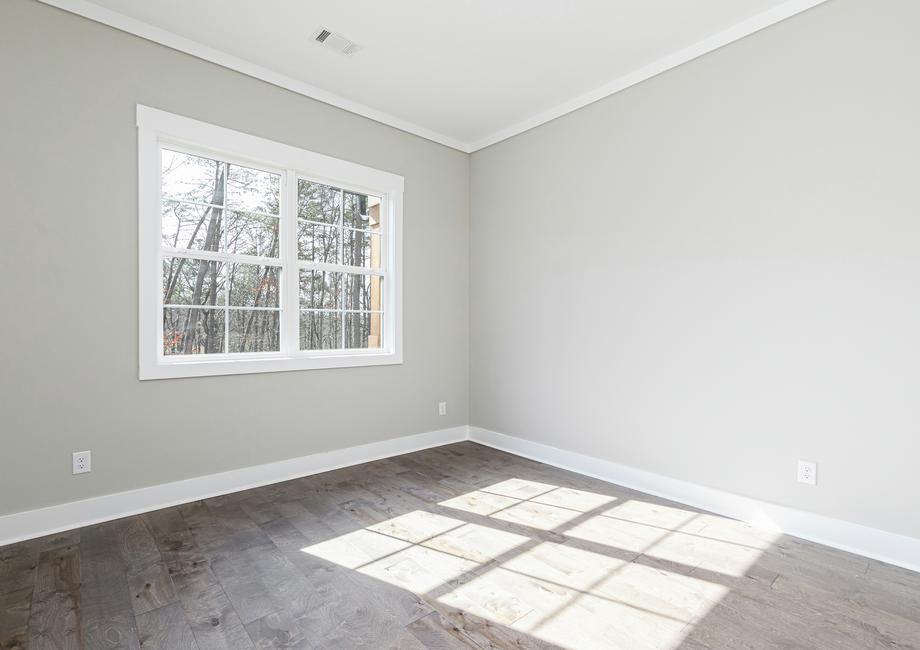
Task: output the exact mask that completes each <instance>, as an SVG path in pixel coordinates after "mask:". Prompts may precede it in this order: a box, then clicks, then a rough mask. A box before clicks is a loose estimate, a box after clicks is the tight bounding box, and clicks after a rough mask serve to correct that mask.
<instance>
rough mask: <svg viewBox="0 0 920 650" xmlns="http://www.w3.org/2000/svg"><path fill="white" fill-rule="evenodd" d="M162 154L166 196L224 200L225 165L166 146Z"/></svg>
mask: <svg viewBox="0 0 920 650" xmlns="http://www.w3.org/2000/svg"><path fill="white" fill-rule="evenodd" d="M162 154H163V155H162V161H163V167H162V171H163V174H162V178H163V187H162V192H163V197H164V198H170V199H181V200H183V201H195V202H196V203H214V204H217V205H223V204H224V174H225V173H226V168H227V166H226V165H224V164H223V163H220V162H218V161H216V160H211V159H209V158H200V157H198V156H192V155H190V154H187V153H179V152H177V151H170V150H169V149H163V150H162Z"/></svg>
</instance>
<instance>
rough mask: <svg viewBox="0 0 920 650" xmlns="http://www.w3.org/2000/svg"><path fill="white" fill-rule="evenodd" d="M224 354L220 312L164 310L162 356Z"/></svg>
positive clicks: (194, 309) (186, 309) (215, 310)
mask: <svg viewBox="0 0 920 650" xmlns="http://www.w3.org/2000/svg"><path fill="white" fill-rule="evenodd" d="M223 351H224V310H223V308H217V309H200V308H197V307H165V308H164V309H163V354H166V355H176V354H215V353H219V352H223Z"/></svg>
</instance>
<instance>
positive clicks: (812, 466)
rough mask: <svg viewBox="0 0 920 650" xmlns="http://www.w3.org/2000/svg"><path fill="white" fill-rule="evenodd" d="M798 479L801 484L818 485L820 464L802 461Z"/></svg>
mask: <svg viewBox="0 0 920 650" xmlns="http://www.w3.org/2000/svg"><path fill="white" fill-rule="evenodd" d="M798 479H799V483H805V484H806V485H817V484H818V463H816V462H814V461H812V460H800V461H799V472H798Z"/></svg>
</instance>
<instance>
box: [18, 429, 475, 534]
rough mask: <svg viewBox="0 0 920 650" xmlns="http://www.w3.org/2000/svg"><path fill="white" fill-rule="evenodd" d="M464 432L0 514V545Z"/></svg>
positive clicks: (457, 437) (453, 438)
mask: <svg viewBox="0 0 920 650" xmlns="http://www.w3.org/2000/svg"><path fill="white" fill-rule="evenodd" d="M468 429H469V427H466V426H460V427H453V428H451V429H441V430H438V431H429V432H427V433H419V434H416V435H412V436H404V437H402V438H393V439H390V440H382V441H380V442H372V443H369V444H366V445H359V446H357V447H346V448H345V449H337V450H335V451H327V452H323V453H319V454H312V455H310V456H302V457H300V458H292V459H289V460H282V461H278V462H276V463H266V464H264V465H254V466H252V467H243V468H241V469H235V470H231V471H229V472H221V473H219V474H209V475H207V476H199V477H196V478H190V479H186V480H183V481H175V482H173V483H163V484H161V485H153V486H151V487H145V488H139V489H136V490H128V491H126V492H117V493H115V494H107V495H105V496H100V497H93V498H91V499H83V500H81V501H71V502H70V503H62V504H60V505H55V506H49V507H47V508H39V509H37V510H27V511H25V512H17V513H13V514H10V515H4V516H0V546H4V545H6V544H12V543H14V542H19V541H22V540H25V539H32V538H35V537H41V536H44V535H50V534H52V533H58V532H61V531H64V530H71V529H73V528H79V527H81V526H88V525H91V524H96V523H100V522H103V521H110V520H112V519H119V518H121V517H127V516H130V515H136V514H139V513H142V512H150V511H151V510H159V509H160V508H168V507H169V506H175V505H179V504H182V503H189V502H191V501H198V500H199V499H207V498H209V497H214V496H218V495H221V494H229V493H231V492H238V491H240V490H246V489H249V488H254V487H259V486H262V485H269V484H271V483H280V482H281V481H288V480H290V479H294V478H300V477H301V476H309V475H311V474H319V473H322V472H328V471H330V470H334V469H339V468H341V467H348V466H350V465H358V464H360V463H367V462H370V461H373V460H380V459H381V458H389V457H391V456H399V455H400V454H408V453H411V452H413V451H419V450H421V449H428V448H429V447H439V446H441V445H447V444H450V443H454V442H460V441H462V440H466V439H467V436H468Z"/></svg>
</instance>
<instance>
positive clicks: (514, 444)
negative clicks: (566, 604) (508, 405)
mask: <svg viewBox="0 0 920 650" xmlns="http://www.w3.org/2000/svg"><path fill="white" fill-rule="evenodd" d="M463 440H472V441H474V442H478V443H480V444H483V445H486V446H489V447H494V448H495V449H500V450H502V451H506V452H509V453H512V454H516V455H518V456H523V457H524V458H530V459H532V460H536V461H539V462H541V463H546V464H547V465H552V466H554V467H559V468H561V469H566V470H570V471H573V472H577V473H579V474H584V475H585V476H591V477H594V478H597V479H601V480H603V481H608V482H610V483H616V484H617V485H622V486H624V487H628V488H632V489H634V490H639V491H641V492H646V493H648V494H652V495H655V496H659V497H663V498H666V499H670V500H672V501H676V502H678V503H684V504H687V505H690V506H694V507H697V508H702V509H704V510H708V511H710V512H714V513H716V514H720V515H725V516H727V517H732V518H734V519H740V520H742V521H747V522H750V523H751V524H753V525H756V526H760V527H765V528H769V529H772V530H777V531H780V532H783V533H787V534H789V535H795V536H796V537H801V538H803V539H808V540H811V541H814V542H818V543H821V544H826V545H827V546H832V547H834V548H839V549H841V550H844V551H850V552H852V553H858V554H859V555H863V556H866V557H871V558H874V559H877V560H881V561H883V562H889V563H891V564H896V565H898V566H902V567H905V568H907V569H911V570H913V571H920V539H915V538H913V537H907V536H904V535H898V534H896V533H890V532H887V531H883V530H879V529H877V528H870V527H869V526H863V525H861V524H855V523H851V522H847V521H843V520H840V519H833V518H831V517H825V516H823V515H818V514H814V513H811V512H805V511H803V510H797V509H795V508H789V507H786V506H780V505H776V504H772V503H768V502H766V501H759V500H757V499H751V498H748V497H743V496H739V495H737V494H732V493H730V492H724V491H722V490H717V489H714V488H708V487H704V486H702V485H696V484H694V483H688V482H686V481H681V480H678V479H673V478H668V477H666V476H661V475H659V474H654V473H652V472H647V471H645V470H640V469H636V468H634V467H628V466H626V465H620V464H617V463H614V462H611V461H608V460H603V459H600V458H595V457H592V456H586V455H584V454H579V453H576V452H571V451H566V450H564V449H558V448H556V447H551V446H549V445H544V444H541V443H538V442H532V441H530V440H524V439H523V438H517V437H514V436H509V435H505V434H502V433H497V432H495V431H489V430H487V429H482V428H479V427H467V426H460V427H453V428H451V429H441V430H438V431H430V432H427V433H419V434H416V435H411V436H404V437H401V438H393V439H390V440H383V441H380V442H372V443H369V444H366V445H359V446H357V447H346V448H345V449H337V450H334V451H328V452H323V453H318V454H312V455H310V456H302V457H300V458H292V459H289V460H282V461H278V462H275V463H267V464H264V465H255V466H252V467H244V468H241V469H236V470H231V471H228V472H221V473H219V474H210V475H207V476H200V477H196V478H191V479H186V480H183V481H175V482H173V483H164V484H161V485H154V486H151V487H145V488H139V489H136V490H128V491H126V492H118V493H115V494H107V495H104V496H100V497H93V498H91V499H83V500H81V501H72V502H70V503H63V504H60V505H55V506H49V507H47V508H39V509H37V510H27V511H25V512H18V513H13V514H10V515H4V516H0V546H4V545H6V544H12V543H14V542H19V541H22V540H26V539H32V538H35V537H41V536H43V535H50V534H53V533H58V532H61V531H64V530H71V529H73V528H79V527H81V526H88V525H91V524H96V523H100V522H103V521H110V520H112V519H118V518H121V517H127V516H130V515H136V514H139V513H142V512H150V511H151V510H158V509H160V508H168V507H170V506H175V505H179V504H182V503H189V502H191V501H197V500H199V499H207V498H209V497H214V496H219V495H221V494H229V493H231V492H238V491H240V490H246V489H249V488H254V487H260V486H263V485H270V484H272V483H280V482H281V481H287V480H290V479H294V478H300V477H302V476H309V475H311V474H319V473H321V472H328V471H331V470H334V469H339V468H342V467H348V466H351V465H358V464H360V463H366V462H370V461H373V460H379V459H381V458H389V457H391V456H398V455H400V454H408V453H411V452H413V451H419V450H422V449H428V448H430V447H438V446H441V445H447V444H451V443H455V442H460V441H463Z"/></svg>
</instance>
